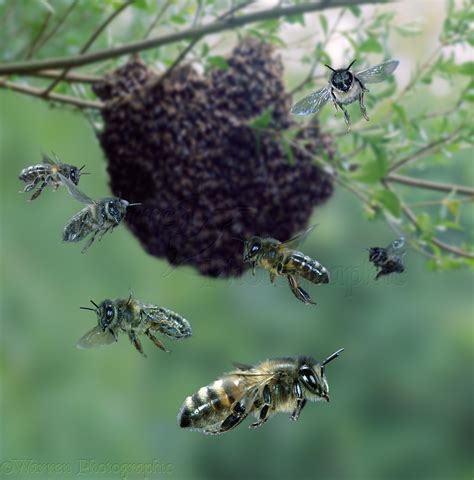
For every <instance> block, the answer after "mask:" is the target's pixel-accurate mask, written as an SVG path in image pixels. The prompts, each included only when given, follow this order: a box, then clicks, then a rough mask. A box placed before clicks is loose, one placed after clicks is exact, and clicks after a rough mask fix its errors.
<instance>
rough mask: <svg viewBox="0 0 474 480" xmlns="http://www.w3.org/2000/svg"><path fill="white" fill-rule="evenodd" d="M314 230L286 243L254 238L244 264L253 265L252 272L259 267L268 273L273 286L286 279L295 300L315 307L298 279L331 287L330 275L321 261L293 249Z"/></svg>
mask: <svg viewBox="0 0 474 480" xmlns="http://www.w3.org/2000/svg"><path fill="white" fill-rule="evenodd" d="M313 228H314V226H311V227H309V228H308V229H307V230H305V231H304V232H302V233H301V234H299V235H297V236H296V237H294V238H292V239H290V240H288V241H286V242H280V241H278V240H275V239H274V238H261V237H257V236H255V237H252V238H250V239H249V240H248V241H246V242H245V244H244V262H249V263H251V264H252V267H253V270H255V267H256V266H259V267H261V268H263V269H264V270H267V271H268V272H269V274H270V280H271V282H272V283H274V282H275V280H276V278H277V277H279V276H283V277H286V278H287V279H288V283H289V285H290V288H291V291H292V292H293V294H294V295H295V297H296V298H297V299H298V300H300V301H302V302H303V303H305V304H313V303H314V302H313V301H312V300H311V297H310V296H309V294H308V293H307V292H305V291H304V290H303V288H302V287H301V286H300V285H299V284H298V277H302V278H304V279H306V280H308V281H310V282H312V283H315V284H318V283H329V272H328V271H327V269H326V268H325V267H323V266H322V265H321V264H320V263H319V262H318V261H316V260H314V259H312V258H311V257H309V256H307V255H305V254H304V253H302V252H300V251H297V250H294V249H293V248H292V247H293V246H296V245H297V244H298V243H300V242H301V241H302V239H303V238H304V237H306V236H307V235H308V234H309V233H310V232H311V231H312V229H313Z"/></svg>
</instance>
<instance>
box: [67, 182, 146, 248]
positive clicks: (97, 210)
mask: <svg viewBox="0 0 474 480" xmlns="http://www.w3.org/2000/svg"><path fill="white" fill-rule="evenodd" d="M59 177H60V178H61V181H62V182H63V184H64V185H66V187H67V189H68V191H69V193H70V194H71V195H72V197H73V198H75V199H76V200H77V201H78V202H81V203H85V204H86V207H84V208H83V209H82V210H81V211H80V212H78V213H76V215H74V216H73V217H72V218H71V219H70V220H69V221H68V222H67V223H66V225H65V227H64V231H63V241H64V242H80V241H81V240H83V239H84V238H86V237H87V236H88V235H91V237H90V238H89V240H88V242H87V243H86V245H85V246H84V248H83V249H82V253H84V252H85V251H86V250H87V249H88V248H89V247H90V246H91V245H92V243H93V242H94V240H95V239H96V237H98V240H99V241H100V240H101V239H102V237H103V236H104V235H105V234H106V233H107V232H111V231H112V230H113V229H114V228H115V227H116V226H117V225H119V224H120V222H121V221H122V220H123V219H124V218H125V215H126V213H127V208H128V207H133V206H135V205H141V203H129V202H127V200H124V199H123V198H102V199H100V200H92V199H91V198H90V197H88V196H87V195H86V194H85V193H82V192H81V191H80V190H79V189H78V188H77V187H76V185H74V184H73V183H72V182H71V181H70V180H69V179H68V178H65V177H63V176H62V175H61V174H59Z"/></svg>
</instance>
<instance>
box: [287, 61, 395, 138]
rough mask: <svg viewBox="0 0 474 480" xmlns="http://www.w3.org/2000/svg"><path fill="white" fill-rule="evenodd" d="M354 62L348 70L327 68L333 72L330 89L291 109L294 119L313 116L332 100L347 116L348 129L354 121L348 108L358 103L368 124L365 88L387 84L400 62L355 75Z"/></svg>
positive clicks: (325, 89)
mask: <svg viewBox="0 0 474 480" xmlns="http://www.w3.org/2000/svg"><path fill="white" fill-rule="evenodd" d="M355 62H356V60H353V61H352V62H351V63H350V65H349V66H348V67H347V68H342V69H338V70H335V69H334V68H332V67H331V66H329V65H325V66H326V67H327V68H329V69H330V70H331V71H332V74H331V76H330V78H329V82H328V85H327V86H326V87H324V88H322V89H321V90H318V91H317V92H314V93H312V94H311V95H308V96H307V97H304V98H303V99H302V100H300V101H299V102H297V103H296V104H295V105H294V106H293V107H292V109H291V113H293V114H294V115H311V114H313V113H317V112H318V111H319V110H321V108H322V107H323V106H324V105H325V104H326V103H327V102H328V100H332V102H333V104H334V107H335V109H336V111H337V109H338V108H340V109H341V110H342V112H343V113H344V119H345V121H346V124H347V127H348V129H350V125H351V118H350V116H349V112H348V111H347V110H346V108H345V105H349V104H351V103H353V102H356V101H358V102H359V108H360V112H361V114H362V116H363V117H364V118H365V119H366V120H367V121H369V116H368V115H367V109H366V107H365V105H364V94H365V93H367V92H368V91H369V90H368V89H367V88H366V86H365V85H366V84H368V83H379V82H383V81H384V80H387V78H388V77H389V75H391V74H392V73H393V72H394V71H395V69H396V68H397V67H398V64H399V62H398V61H397V60H390V61H388V62H384V63H380V64H379V65H375V66H374V67H370V68H368V69H366V70H362V71H361V72H358V73H354V72H352V71H351V67H352V65H354V63H355Z"/></svg>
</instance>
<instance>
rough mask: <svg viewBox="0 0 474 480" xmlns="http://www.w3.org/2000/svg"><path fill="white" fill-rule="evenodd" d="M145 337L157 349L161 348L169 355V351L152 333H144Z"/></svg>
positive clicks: (148, 331)
mask: <svg viewBox="0 0 474 480" xmlns="http://www.w3.org/2000/svg"><path fill="white" fill-rule="evenodd" d="M146 336H147V337H148V338H149V339H150V340H151V341H152V342H153V343H154V344H155V345H156V346H157V347H158V348H161V350H163V351H164V352H166V353H169V352H170V351H169V350H168V349H167V348H166V347H165V344H164V343H163V342H162V341H161V340H160V339H159V338H156V337H155V336H154V335H153V333H151V332H150V330H147V331H146Z"/></svg>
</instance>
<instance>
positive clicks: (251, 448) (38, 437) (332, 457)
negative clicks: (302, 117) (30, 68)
mask: <svg viewBox="0 0 474 480" xmlns="http://www.w3.org/2000/svg"><path fill="white" fill-rule="evenodd" d="M341 122H342V120H341ZM51 150H54V151H55V152H56V153H58V154H59V156H60V157H61V158H62V159H63V161H65V162H67V163H71V164H75V165H82V164H84V163H86V165H87V171H89V172H91V173H92V175H90V176H88V177H84V178H83V179H82V180H81V182H82V186H83V187H84V189H85V191H86V192H87V193H88V194H89V195H91V196H92V197H100V196H105V195H106V194H108V187H107V185H108V179H107V175H106V172H105V160H104V157H103V154H102V152H101V149H100V147H99V145H98V142H97V140H96V138H95V136H94V133H93V131H92V129H91V128H90V125H89V123H88V122H87V120H86V119H85V118H84V117H83V116H82V115H81V114H79V113H74V112H71V111H68V110H65V109H57V108H50V107H49V106H47V105H46V103H45V102H42V101H40V100H36V99H30V98H25V97H21V96H19V95H18V94H15V93H11V92H5V91H1V92H0V159H1V163H0V165H1V172H0V192H1V360H0V361H1V363H0V369H1V384H0V392H1V426H0V429H1V430H0V442H1V443H0V477H1V476H4V477H5V478H6V477H8V478H70V477H73V476H82V477H83V478H98V479H104V478H144V477H145V478H161V477H164V478H176V479H189V480H191V479H192V480H198V479H220V478H229V479H240V478H262V479H266V478H275V479H288V478H301V479H309V478H320V479H348V480H352V479H354V480H355V479H368V480H369V479H370V480H372V479H373V480H377V479H384V480H389V479H435V478H436V479H468V478H472V459H471V455H472V446H473V434H474V433H473V428H472V427H473V425H472V423H473V422H472V420H473V415H472V414H473V411H472V400H473V384H472V374H473V355H472V352H473V327H472V325H473V324H472V320H473V300H472V298H473V297H472V293H473V281H472V273H469V272H468V271H466V270H455V271H448V272H443V273H433V272H429V271H428V270H427V269H426V267H425V265H424V261H423V259H422V258H421V257H420V256H419V255H417V254H416V252H413V251H410V252H409V253H408V255H407V257H406V265H407V268H406V272H405V273H404V274H401V275H394V276H391V277H387V278H384V279H381V280H380V281H378V282H374V281H373V277H374V273H375V272H374V268H373V267H372V266H371V265H370V264H369V263H368V261H367V254H366V252H364V248H365V247H368V246H374V245H385V244H387V243H389V242H390V241H391V240H392V238H393V236H394V234H393V232H392V231H391V230H390V229H389V228H388V227H387V226H386V225H385V224H384V223H382V222H378V223H367V221H366V219H365V218H364V216H363V214H362V211H361V207H360V206H359V205H357V204H356V203H355V202H354V199H353V197H352V196H350V194H349V193H347V192H346V191H345V190H341V189H340V188H339V189H337V190H336V192H335V194H334V196H333V198H332V199H331V200H330V201H329V202H328V203H327V204H326V205H325V206H323V207H322V208H318V209H317V210H316V211H315V213H314V217H313V223H318V224H319V225H320V226H319V227H318V228H317V229H316V230H315V231H314V233H313V235H312V236H311V237H310V238H309V239H308V240H307V241H306V243H305V244H304V248H303V250H304V252H305V253H307V254H308V255H310V256H313V257H314V258H317V259H318V260H319V261H321V263H323V264H324V265H325V266H326V267H328V269H329V271H330V272H332V280H333V281H332V283H331V284H329V285H327V286H307V287H308V291H309V292H310V293H311V295H312V296H313V297H314V298H315V299H316V301H317V302H318V305H317V306H316V307H304V306H303V305H301V304H299V303H298V302H297V301H296V300H295V298H294V297H293V296H292V295H291V292H290V291H289V289H288V287H287V284H286V282H284V281H283V280H281V281H279V282H278V285H277V286H276V287H274V286H272V285H270V284H269V282H268V279H267V276H266V275H263V274H261V273H260V274H258V275H257V276H256V277H252V276H251V275H250V273H248V274H246V275H245V276H244V277H242V278H240V279H231V280H212V279H206V278H204V277H201V276H199V275H198V274H196V272H195V271H194V270H192V269H190V268H187V267H182V268H173V267H170V266H169V265H168V264H167V262H165V261H163V260H158V259H156V258H153V257H150V256H148V255H147V254H146V253H145V252H144V251H143V250H142V248H141V247H140V245H139V243H138V241H137V240H135V238H133V236H132V235H131V234H130V232H129V231H128V230H127V228H126V227H125V226H121V227H120V228H117V229H116V230H115V231H114V232H113V234H112V235H107V236H106V237H104V239H103V240H102V242H100V243H98V244H95V245H93V246H92V247H91V248H90V250H89V251H87V253H86V254H85V255H81V254H80V249H81V247H80V246H79V245H68V244H63V243H62V242H61V232H62V227H63V225H64V223H65V222H66V221H67V219H68V218H69V217H70V216H71V215H73V214H74V213H75V212H76V211H77V210H78V208H79V207H78V204H77V203H76V202H75V201H74V200H72V199H71V198H70V197H69V196H68V195H67V193H66V192H65V191H64V190H62V189H60V190H59V191H58V192H56V193H53V192H52V191H51V190H50V189H47V190H45V191H44V192H43V194H42V195H41V196H40V198H39V199H38V200H36V201H35V202H33V203H28V202H27V198H28V197H27V196H26V195H21V194H19V193H18V191H19V190H20V189H22V188H23V185H22V184H21V183H20V182H19V181H18V180H17V176H18V173H19V171H20V170H21V169H22V168H24V167H25V166H28V165H30V164H34V163H36V162H38V161H39V160H40V153H41V152H42V151H44V152H50V151H51ZM471 168H472V165H471V167H469V166H466V162H464V163H459V164H454V167H453V170H452V172H451V173H450V175H452V177H463V176H466V175H472V170H470V169H471ZM130 289H131V290H133V292H134V294H135V296H136V297H137V298H138V299H140V300H143V301H144V302H150V303H157V304H160V305H163V306H166V307H168V308H171V309H173V310H175V311H177V312H179V313H181V314H182V315H184V316H185V317H186V318H188V319H189V320H190V322H191V323H192V327H193V337H192V338H191V339H189V340H185V341H183V342H174V343H172V342H170V341H169V340H168V341H167V342H166V344H167V346H168V347H170V348H171V349H172V353H171V354H165V353H163V352H162V351H160V350H158V349H156V348H155V347H154V346H153V345H152V344H151V342H149V341H148V340H146V339H144V348H145V351H146V353H147V354H148V358H147V359H144V358H142V357H141V356H140V355H139V354H138V353H137V352H136V351H135V350H134V348H133V347H132V346H131V345H130V343H129V341H128V340H127V338H126V337H124V336H122V337H120V339H119V343H118V344H115V345H112V346H110V347H104V348H100V349H96V350H90V351H85V350H78V349H76V348H75V343H76V341H77V339H78V338H79V337H80V336H81V335H82V334H83V333H85V332H86V331H87V330H88V329H89V328H91V327H92V326H93V325H94V324H95V322H96V319H95V316H94V315H93V314H92V313H91V312H84V311H81V310H79V308H78V307H79V306H81V305H87V303H88V301H89V299H91V298H92V299H94V300H95V301H101V300H102V299H104V298H107V297H112V298H116V297H126V296H127V295H128V292H129V290H130ZM340 347H344V348H345V351H344V353H343V354H342V355H341V357H340V358H339V359H337V360H336V361H334V362H333V363H331V364H330V366H328V369H327V375H328V381H329V385H330V389H331V403H330V404H323V403H321V404H309V405H307V407H306V408H305V410H304V411H303V413H302V415H301V417H300V420H299V422H297V423H294V422H291V421H290V420H289V419H288V417H287V416H286V415H278V416H276V417H275V418H273V419H272V420H271V421H270V422H269V423H268V424H266V425H265V426H264V427H263V428H261V429H257V430H249V429H247V428H246V425H247V424H248V423H249V422H246V425H243V426H241V427H239V428H237V429H236V430H234V431H232V432H230V433H229V434H225V435H221V436H205V435H202V434H200V433H197V432H189V431H186V430H180V429H179V428H178V427H177V424H176V415H177V413H178V410H179V407H180V405H181V403H182V402H183V400H184V399H185V397H186V396H187V395H190V394H192V393H193V392H195V391H197V389H198V388H199V387H201V386H204V385H206V384H208V383H210V382H211V381H212V380H213V379H215V378H216V377H218V376H219V375H221V374H222V373H223V372H225V371H228V370H229V369H231V362H232V361H240V362H246V363H254V362H258V361H260V360H263V359H265V358H268V357H275V356H283V355H284V356H286V355H300V354H309V355H313V356H315V357H316V358H317V359H322V358H325V357H326V356H327V355H329V354H330V353H332V352H333V351H335V350H336V349H338V348H340ZM28 461H32V462H36V463H46V464H65V467H64V468H66V470H67V468H68V466H69V468H70V469H71V472H70V473H51V472H50V473H46V474H45V473H31V471H30V473H27V472H26V471H23V472H22V471H21V470H20V465H23V467H21V468H28V467H27V466H26V465H30V467H29V468H30V469H31V468H33V469H34V468H36V467H35V466H34V465H33V466H32V464H31V463H30V464H28ZM81 462H82V463H81ZM107 463H110V464H116V465H118V467H117V466H110V465H109V466H106V464H107ZM150 463H152V464H153V465H152V468H153V473H150V474H146V475H144V474H139V475H134V474H130V473H125V471H124V470H123V471H122V474H121V473H120V472H115V473H114V471H112V469H113V468H124V469H126V468H127V467H126V465H128V464H135V467H134V468H137V469H140V465H143V464H150ZM12 465H13V466H12ZM123 465H125V466H123ZM38 468H40V467H38ZM58 468H61V467H58ZM143 468H145V466H143ZM162 468H164V469H165V472H162V473H159V472H160V469H162ZM12 469H13V470H12ZM88 469H89V470H88Z"/></svg>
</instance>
